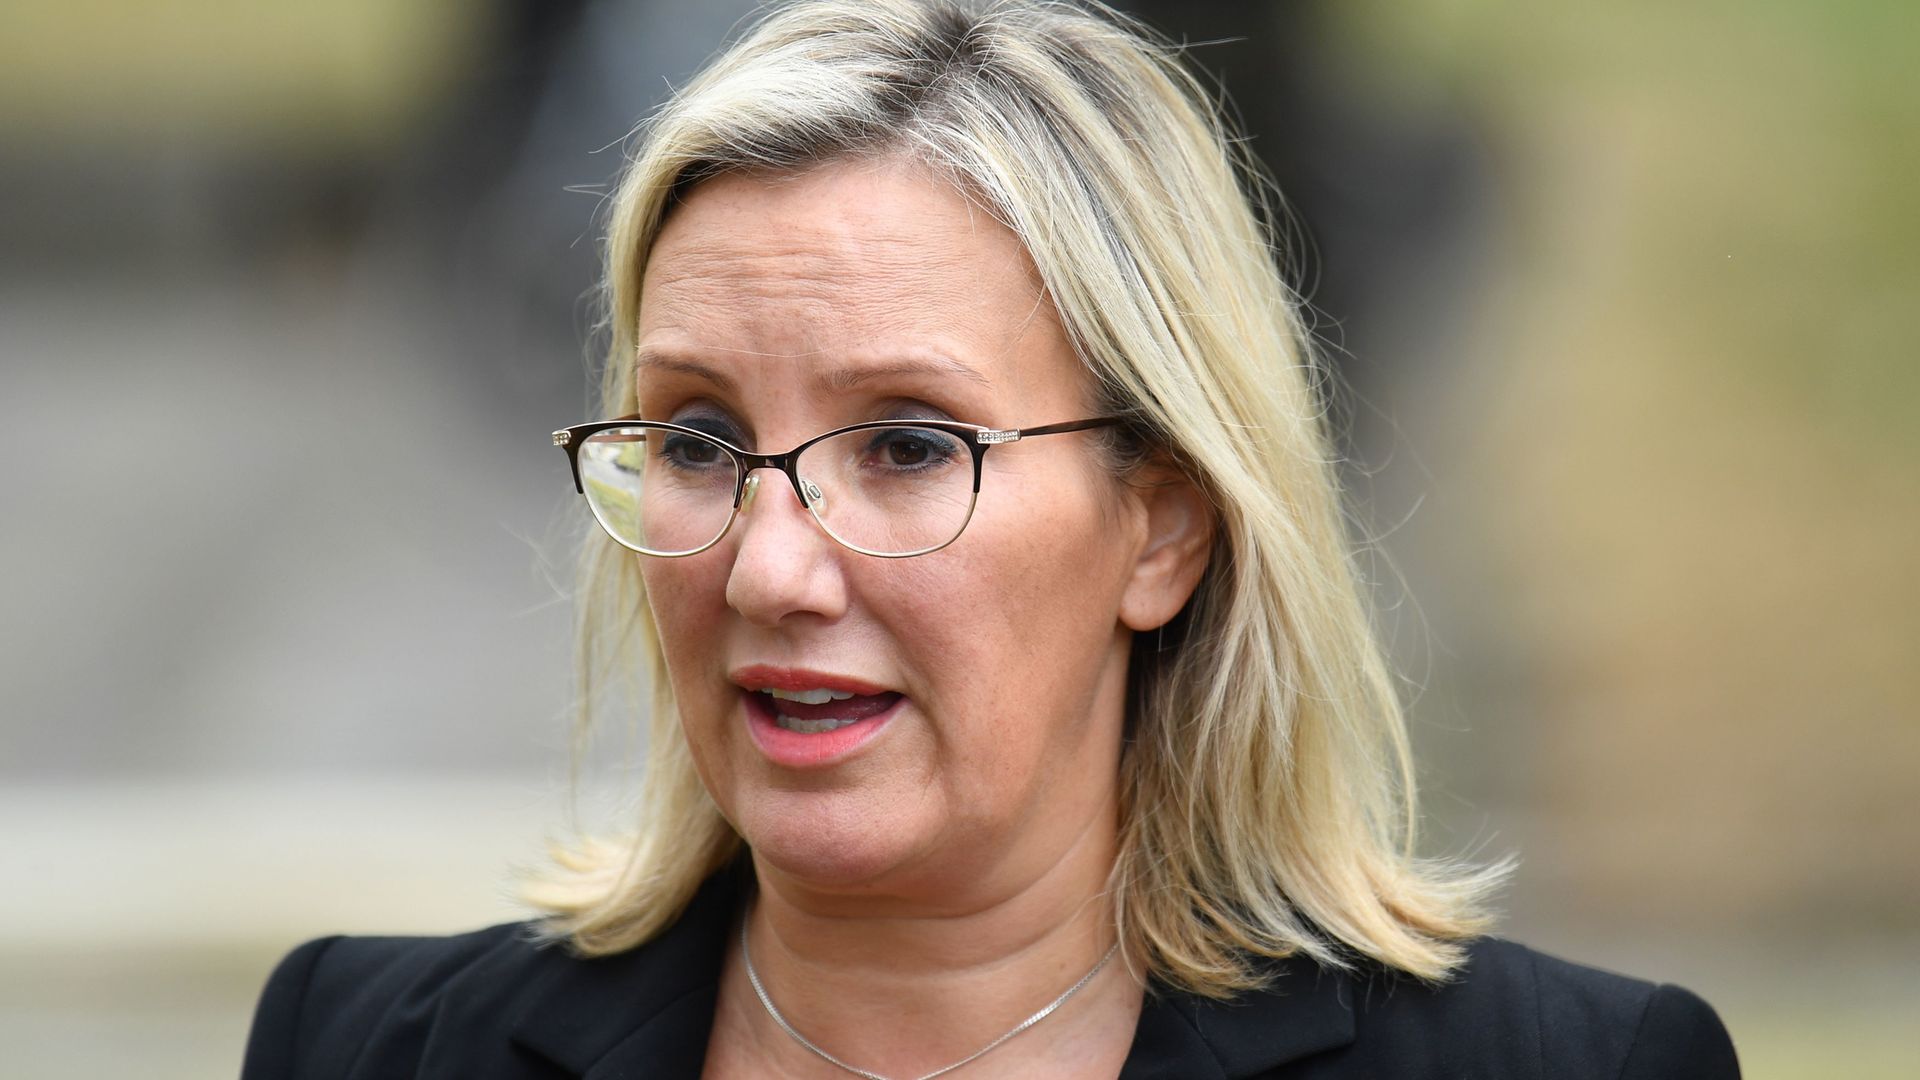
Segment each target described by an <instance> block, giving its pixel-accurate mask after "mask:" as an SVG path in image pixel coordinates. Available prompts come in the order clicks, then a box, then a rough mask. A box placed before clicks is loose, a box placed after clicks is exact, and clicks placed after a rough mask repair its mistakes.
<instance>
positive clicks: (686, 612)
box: [637, 555, 726, 704]
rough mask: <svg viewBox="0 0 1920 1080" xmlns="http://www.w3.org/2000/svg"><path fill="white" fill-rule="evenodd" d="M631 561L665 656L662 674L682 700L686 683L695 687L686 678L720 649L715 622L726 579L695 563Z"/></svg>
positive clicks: (702, 668)
mask: <svg viewBox="0 0 1920 1080" xmlns="http://www.w3.org/2000/svg"><path fill="white" fill-rule="evenodd" d="M637 557H638V558H639V559H640V560H641V563H640V577H641V581H642V582H644V583H645V585H646V590H647V607H648V609H649V611H650V614H651V615H652V618H653V627H654V632H655V634H656V635H657V636H658V638H659V641H660V649H661V652H662V653H664V654H665V656H666V660H667V673H668V676H669V677H670V678H671V679H672V680H673V683H674V687H673V689H674V692H675V694H676V695H678V696H680V697H681V698H682V700H683V701H684V700H685V697H686V694H687V692H688V691H689V690H692V689H693V688H694V686H693V685H691V684H697V683H698V680H694V679H692V678H691V673H693V672H696V671H702V670H705V669H706V667H707V666H709V665H707V663H706V661H707V660H708V658H709V654H710V653H711V652H713V651H714V650H716V649H718V648H719V646H720V640H719V635H718V634H717V632H716V628H717V626H718V623H717V622H716V617H717V615H718V613H719V611H720V610H721V609H722V608H724V607H725V602H726V599H725V598H726V579H725V577H724V576H723V575H722V574H721V573H719V572H718V571H716V570H715V569H712V568H709V567H708V566H706V565H705V564H704V562H703V561H701V560H699V559H697V558H696V559H650V558H647V557H646V556H644V555H642V556H637ZM714 562H715V565H716V566H719V565H720V564H719V563H718V562H717V560H716V561H714ZM683 684H689V685H683ZM688 703H689V704H691V702H688Z"/></svg>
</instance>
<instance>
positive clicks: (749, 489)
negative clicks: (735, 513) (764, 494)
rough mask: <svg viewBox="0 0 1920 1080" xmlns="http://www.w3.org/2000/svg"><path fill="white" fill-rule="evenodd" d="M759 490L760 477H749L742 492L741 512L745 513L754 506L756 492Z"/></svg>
mask: <svg viewBox="0 0 1920 1080" xmlns="http://www.w3.org/2000/svg"><path fill="white" fill-rule="evenodd" d="M759 490H760V478H759V477H758V476H749V477H747V484H746V487H745V488H744V489H743V490H742V491H741V492H740V512H741V513H743V514H744V513H746V512H747V511H748V510H749V509H751V508H752V507H753V496H754V493H755V492H757V491H759Z"/></svg>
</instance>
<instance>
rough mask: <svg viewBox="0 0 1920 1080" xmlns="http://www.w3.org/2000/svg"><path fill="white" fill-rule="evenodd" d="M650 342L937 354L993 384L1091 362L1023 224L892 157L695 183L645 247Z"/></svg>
mask: <svg viewBox="0 0 1920 1080" xmlns="http://www.w3.org/2000/svg"><path fill="white" fill-rule="evenodd" d="M639 347H640V359H641V361H642V366H643V369H644V368H645V367H646V365H647V361H648V360H649V359H655V360H658V359H670V360H671V359H679V360H684V359H686V358H688V357H689V356H698V357H701V358H702V363H708V364H710V365H711V364H724V365H725V366H726V367H727V368H729V369H730V370H737V369H740V368H753V367H755V366H756V365H758V366H761V367H764V366H765V362H767V361H772V360H789V361H791V360H803V361H806V362H808V363H811V364H816V365H818V364H832V363H849V362H855V361H860V360H862V359H863V358H864V359H866V360H869V361H875V362H879V361H892V362H897V361H898V360H899V359H900V358H902V357H910V356H922V357H925V356H937V357H941V358H945V359H951V360H953V361H955V362H957V363H958V364H960V365H964V366H965V367H967V368H969V369H972V370H973V371H974V372H976V373H977V374H978V375H979V376H980V378H979V379H977V380H976V381H981V382H984V383H989V384H996V385H997V384H1000V383H1007V382H1013V383H1022V384H1030V383H1031V382H1032V381H1033V380H1034V379H1036V378H1042V379H1045V378H1047V377H1049V376H1052V377H1068V378H1077V377H1078V376H1079V374H1080V372H1079V365H1078V363H1077V361H1076V360H1075V359H1074V357H1073V355H1072V351H1071V349H1070V348H1068V347H1067V346H1066V340H1065V335H1064V334H1063V333H1062V332H1061V330H1060V326H1059V322H1058V319H1057V317H1056V316H1055V314H1054V311H1053V306H1052V304H1051V303H1050V301H1049V300H1048V299H1047V297H1046V294H1045V292H1044V290H1043V289H1042V288H1041V287H1040V285H1039V282H1038V275H1037V274H1036V272H1035V270H1034V268H1033V264H1032V261H1031V260H1030V259H1029V258H1028V256H1027V253H1026V251H1025V249H1024V248H1023V247H1022V246H1021V244H1020V241H1019V239H1018V237H1016V236H1015V235H1014V234H1013V232H1012V231H1011V230H1009V229H1008V228H1007V227H1006V226H1004V225H1002V224H1001V223H1000V222H999V221H997V220H996V219H995V218H994V217H993V216H992V215H991V214H989V213H987V212H986V211H984V210H982V209H981V208H980V207H979V206H977V205H975V204H974V203H973V202H972V201H971V200H970V199H968V198H967V197H966V196H965V195H964V194H962V193H961V192H960V191H959V190H957V189H956V188H955V187H954V186H953V185H951V184H948V183H944V182H941V181H938V180H936V179H934V178H933V177H931V176H930V175H928V174H927V173H926V172H925V171H924V170H923V169H920V168H918V167H916V166H913V165H911V164H908V163H904V162H895V161H880V162H868V161H861V162H843V163H834V164H829V165H823V166H819V167H816V168H813V169H810V170H808V171H806V172H802V173H797V174H781V175H762V174H728V175H723V176H720V177H716V178H714V179H711V180H707V181H705V182H703V183H701V184H700V185H698V186H697V187H695V188H694V189H693V191H692V192H691V193H690V194H689V195H688V196H687V197H686V198H685V199H684V200H683V201H682V202H681V203H680V205H679V206H677V207H676V208H675V209H674V211H673V212H672V214H671V215H670V217H669V218H668V220H667V222H666V224H665V225H664V227H663V228H662V229H661V232H660V234H659V236H658V238H657V239H656V241H655V243H654V246H653V248H652V251H651V254H650V256H649V258H648V261H647V266H646V272H645V277H644V280H643V283H642V290H641V305H640V325H639ZM1061 364H1064V369H1061V370H1050V369H1054V368H1056V365H1061ZM749 374H751V373H749Z"/></svg>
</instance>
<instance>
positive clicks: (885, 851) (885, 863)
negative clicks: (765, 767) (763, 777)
mask: <svg viewBox="0 0 1920 1080" xmlns="http://www.w3.org/2000/svg"><path fill="white" fill-rule="evenodd" d="M796 795H798V793H783V795H781V796H778V797H775V798H773V799H770V800H766V801H765V802H763V803H762V804H761V805H760V806H758V807H754V808H750V809H749V810H748V812H747V813H746V814H745V815H744V817H743V818H742V819H738V820H737V821H736V828H738V829H739V830H740V833H741V835H742V836H743V837H745V839H746V841H747V845H748V846H749V847H751V848H752V849H753V854H754V858H755V859H756V860H758V861H759V862H761V863H763V864H765V865H766V866H767V867H770V868H771V869H773V870H775V871H778V872H779V873H781V874H783V875H785V876H788V877H791V878H793V879H795V880H796V881H798V882H801V883H803V884H805V885H808V886H811V887H814V888H819V889H826V890H832V891H863V890H864V889H866V888H871V887H874V886H877V885H879V883H880V882H881V881H883V880H884V879H886V878H888V877H889V876H891V875H892V874H893V873H894V872H895V871H898V870H900V869H902V868H903V867H905V866H908V865H911V864H912V863H913V862H914V861H915V860H914V856H915V854H916V853H917V850H918V849H919V848H920V845H917V844H916V843H914V842H913V840H912V838H911V837H909V836H907V835H905V834H904V833H903V831H902V830H900V829H899V828H898V827H897V826H898V825H899V824H900V822H899V821H898V819H897V817H894V816H892V815H873V814H870V813H863V812H859V811H857V810H856V809H855V808H853V807H850V806H836V807H823V806H820V805H818V803H820V802H821V801H827V802H837V801H838V800H835V799H833V797H832V796H824V797H823V796H822V795H821V794H820V793H808V794H806V795H799V796H798V797H799V799H800V800H802V801H805V802H807V803H812V804H815V805H812V806H808V807H805V808H799V807H791V806H785V805H781V804H786V803H790V802H792V801H795V798H796ZM767 803H772V804H774V805H767ZM889 826H892V827H889Z"/></svg>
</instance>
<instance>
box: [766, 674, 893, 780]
mask: <svg viewBox="0 0 1920 1080" xmlns="http://www.w3.org/2000/svg"><path fill="white" fill-rule="evenodd" d="M741 696H742V697H744V698H745V699H746V710H747V731H748V732H749V733H750V734H752V736H753V743H754V745H755V746H758V747H759V748H760V752H761V753H762V754H765V755H766V757H767V760H769V761H771V762H773V763H774V764H775V765H782V766H785V767H787V768H789V769H817V768H821V767H823V766H827V765H834V764H837V763H839V762H840V761H841V760H843V759H845V758H846V757H847V756H848V755H850V754H852V753H853V752H854V751H855V750H858V749H859V748H860V747H861V746H863V745H865V744H866V742H867V740H869V739H872V738H873V737H874V736H876V735H878V734H880V730H881V729H882V728H884V727H886V726H887V722H888V721H889V720H892V719H893V717H894V715H895V714H897V713H898V712H899V711H900V706H901V705H902V704H903V703H904V702H905V701H906V700H907V699H906V698H905V697H901V698H899V699H898V700H896V701H895V702H894V703H893V704H891V705H889V706H887V707H886V709H884V710H882V711H881V712H877V713H874V714H873V715H872V716H869V717H866V718H865V719H862V720H856V721H854V722H853V723H851V724H848V725H847V726H846V727H840V728H834V729H833V730H832V731H822V732H819V733H818V734H813V735H809V734H806V733H804V732H799V731H789V730H787V729H786V728H783V727H781V726H780V725H779V724H778V723H776V722H774V712H773V699H772V698H769V697H768V696H767V695H765V694H762V693H759V692H757V691H751V690H749V691H744V692H743V693H742V695H741Z"/></svg>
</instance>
